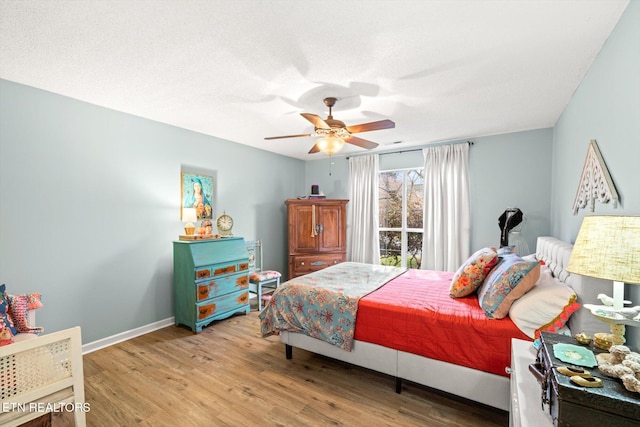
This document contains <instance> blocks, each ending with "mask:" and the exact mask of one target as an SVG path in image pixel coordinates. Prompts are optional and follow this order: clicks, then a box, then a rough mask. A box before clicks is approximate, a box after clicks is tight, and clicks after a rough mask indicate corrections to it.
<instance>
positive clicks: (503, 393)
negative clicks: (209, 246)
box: [280, 331, 510, 411]
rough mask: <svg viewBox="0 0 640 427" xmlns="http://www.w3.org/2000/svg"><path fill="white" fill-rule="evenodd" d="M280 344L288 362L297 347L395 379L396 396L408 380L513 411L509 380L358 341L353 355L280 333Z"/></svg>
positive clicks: (325, 344)
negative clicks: (283, 348)
mask: <svg viewBox="0 0 640 427" xmlns="http://www.w3.org/2000/svg"><path fill="white" fill-rule="evenodd" d="M280 340H281V341H282V343H283V344H285V354H286V356H287V359H291V357H292V356H293V354H292V352H293V348H292V347H297V348H301V349H303V350H307V351H310V352H313V353H316V354H320V355H323V356H326V357H330V358H332V359H337V360H340V361H343V362H347V363H351V364H352V365H356V366H361V367H363V368H367V369H371V370H374V371H377V372H380V373H383V374H387V375H389V376H392V377H394V378H395V380H396V393H400V392H401V391H402V380H403V379H404V380H408V381H411V382H413V383H416V384H420V385H424V386H427V387H431V388H434V389H436V390H440V391H443V392H445V393H450V394H453V395H456V396H459V397H462V398H465V399H469V400H473V401H475V402H478V403H481V404H483V405H488V406H492V407H494V408H498V409H502V410H503V411H508V410H509V403H510V392H509V386H510V384H509V378H508V377H506V376H500V375H495V374H490V373H487V372H482V371H477V370H475V369H470V368H466V367H464V366H458V365H454V364H452V363H447V362H442V361H440V360H434V359H429V358H427V357H423V356H417V355H415V354H410V353H406V352H403V351H398V350H394V349H390V348H387V347H382V346H380V345H377V344H371V343H368V342H363V341H354V343H353V348H352V351H350V352H349V351H344V350H342V349H340V348H338V347H336V346H333V345H331V344H329V343H326V342H324V341H320V340H318V339H315V338H311V337H308V336H306V335H303V334H294V333H291V332H287V331H281V332H280Z"/></svg>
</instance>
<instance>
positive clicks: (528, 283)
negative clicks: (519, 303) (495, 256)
mask: <svg viewBox="0 0 640 427" xmlns="http://www.w3.org/2000/svg"><path fill="white" fill-rule="evenodd" d="M539 277H540V263H539V262H538V261H525V260H523V259H522V258H520V257H519V256H518V255H515V254H509V255H505V256H504V257H503V258H502V260H501V261H500V262H499V263H498V265H497V266H496V267H495V268H494V269H493V270H491V272H490V273H489V275H488V276H487V278H486V279H485V281H484V283H483V284H482V287H481V288H480V289H479V290H478V303H479V304H480V307H481V308H482V310H483V311H484V313H485V314H486V315H487V317H488V318H490V319H502V318H503V317H506V316H507V314H509V308H511V304H513V302H514V301H515V300H517V299H518V298H520V297H521V296H523V295H524V294H526V293H527V292H528V291H529V290H531V288H533V286H534V285H535V284H536V282H537V281H538V278H539Z"/></svg>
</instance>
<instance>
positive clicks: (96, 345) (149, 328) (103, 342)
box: [82, 317, 175, 354]
mask: <svg viewBox="0 0 640 427" xmlns="http://www.w3.org/2000/svg"><path fill="white" fill-rule="evenodd" d="M174 322H175V318H174V317H169V318H168V319H164V320H159V321H157V322H153V323H149V324H148V325H144V326H140V327H139V328H135V329H131V330H130V331H125V332H121V333H119V334H116V335H112V336H110V337H106V338H102V339H99V340H97V341H93V342H90V343H87V344H83V345H82V354H89V353H91V352H93V351H96V350H100V349H101V348H105V347H109V346H110V345H114V344H118V343H119V342H122V341H126V340H130V339H131V338H135V337H139V336H140V335H144V334H148V333H149V332H153V331H157V330H158V329H162V328H165V327H167V326H171V325H173V324H175V323H174Z"/></svg>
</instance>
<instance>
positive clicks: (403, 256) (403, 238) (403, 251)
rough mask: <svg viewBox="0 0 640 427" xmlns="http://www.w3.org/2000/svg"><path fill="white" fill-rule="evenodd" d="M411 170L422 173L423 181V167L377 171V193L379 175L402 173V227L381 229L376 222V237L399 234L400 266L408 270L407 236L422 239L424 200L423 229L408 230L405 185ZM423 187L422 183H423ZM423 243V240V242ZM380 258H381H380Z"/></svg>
mask: <svg viewBox="0 0 640 427" xmlns="http://www.w3.org/2000/svg"><path fill="white" fill-rule="evenodd" d="M413 170H418V171H422V174H423V179H424V167H408V168H398V169H385V170H380V171H378V191H379V189H380V184H379V183H380V175H381V174H383V173H388V172H403V174H402V226H401V227H400V228H397V227H381V226H380V222H381V221H380V220H379V221H378V235H380V232H389V231H391V232H400V266H401V267H405V268H409V267H407V260H408V257H407V255H408V253H407V251H408V247H409V245H408V242H409V236H408V233H422V238H423V239H424V198H423V200H422V203H423V204H422V214H423V227H422V228H415V227H412V228H409V227H408V226H407V216H408V207H407V204H408V203H407V202H408V197H407V196H408V193H407V192H408V187H409V186H408V185H407V180H408V172H409V171H413ZM423 185H424V183H423ZM379 211H380V202H379V201H378V212H379ZM423 241H424V240H423ZM381 258H382V256H381Z"/></svg>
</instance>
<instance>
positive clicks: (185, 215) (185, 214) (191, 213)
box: [182, 208, 198, 222]
mask: <svg viewBox="0 0 640 427" xmlns="http://www.w3.org/2000/svg"><path fill="white" fill-rule="evenodd" d="M197 220H198V215H197V214H196V208H182V222H196V221H197Z"/></svg>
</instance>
